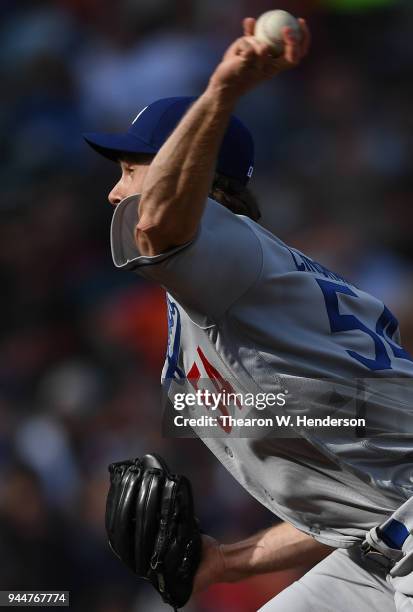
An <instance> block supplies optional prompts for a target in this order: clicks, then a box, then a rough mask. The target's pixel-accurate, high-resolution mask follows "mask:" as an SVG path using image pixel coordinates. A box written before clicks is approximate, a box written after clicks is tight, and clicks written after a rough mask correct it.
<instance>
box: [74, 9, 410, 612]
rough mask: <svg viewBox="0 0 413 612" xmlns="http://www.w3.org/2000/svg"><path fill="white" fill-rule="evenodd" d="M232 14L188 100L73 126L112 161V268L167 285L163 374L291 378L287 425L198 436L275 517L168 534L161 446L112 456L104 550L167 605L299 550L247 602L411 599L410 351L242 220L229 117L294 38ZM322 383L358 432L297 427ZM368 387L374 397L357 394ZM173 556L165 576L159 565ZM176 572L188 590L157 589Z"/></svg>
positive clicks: (293, 55) (322, 270)
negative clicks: (260, 596)
mask: <svg viewBox="0 0 413 612" xmlns="http://www.w3.org/2000/svg"><path fill="white" fill-rule="evenodd" d="M243 26H244V35H243V36H242V37H241V38H239V39H238V40H236V41H235V42H234V43H233V44H232V45H231V46H230V47H229V49H228V50H227V51H226V53H225V55H224V57H223V59H222V61H221V62H220V63H219V65H218V66H217V67H216V69H215V71H214V72H213V74H212V75H211V78H210V81H209V84H208V86H207V88H206V90H205V91H204V92H203V93H202V94H201V95H200V96H199V97H198V98H197V99H189V98H179V97H175V98H168V99H163V100H158V101H156V102H154V103H153V104H150V105H149V106H147V107H146V108H144V109H142V110H141V111H140V112H139V114H138V115H137V116H136V118H135V119H134V120H133V122H132V124H131V126H130V128H129V130H128V131H127V132H126V133H124V134H116V135H114V134H86V135H85V138H86V140H87V142H88V143H89V144H90V145H91V146H92V147H93V148H94V149H95V150H97V151H98V152H99V153H101V154H103V155H105V156H106V157H108V158H110V159H112V160H115V161H117V162H118V163H119V164H120V168H121V172H122V174H121V178H120V180H119V182H118V183H117V184H116V185H115V187H114V188H113V189H112V191H111V193H110V194H109V200H110V202H111V204H112V205H113V206H114V215H113V221H112V227H111V246H112V254H113V260H114V264H115V266H116V267H117V268H119V269H126V270H132V271H133V272H136V273H137V274H140V275H142V276H144V277H145V278H148V279H152V280H154V281H155V282H157V283H159V284H160V285H161V286H162V287H164V288H165V290H166V291H167V304H168V327H169V340H168V349H167V356H166V361H165V367H164V370H163V373H162V382H163V384H164V385H165V386H166V387H167V388H168V389H169V388H172V387H174V385H175V387H176V385H178V387H179V384H180V382H182V381H185V380H190V381H191V384H192V386H193V387H194V385H195V387H196V381H201V380H203V379H207V378H209V379H212V380H213V382H214V385H215V386H216V387H219V388H220V389H221V390H223V389H226V390H228V389H232V390H236V391H237V390H241V391H242V392H244V393H245V392H251V393H253V394H256V393H257V392H258V391H259V392H263V393H267V394H268V393H273V394H275V395H276V396H277V394H280V393H284V391H286V390H288V389H289V386H290V388H291V390H292V391H293V393H292V394H293V395H294V394H295V398H296V400H295V403H294V402H293V406H294V411H293V412H294V418H295V421H293V422H292V429H291V431H293V432H294V435H288V436H287V435H285V436H281V435H280V436H275V435H265V436H262V437H259V436H258V437H248V436H241V435H235V434H236V427H235V426H234V427H232V424H231V422H229V424H228V420H227V421H226V426H225V427H223V430H222V435H220V436H215V437H213V436H210V437H204V436H201V437H203V441H204V442H205V443H206V444H207V445H208V446H209V448H210V449H211V451H212V452H213V453H214V454H215V455H216V457H217V458H218V460H219V461H221V463H222V464H223V465H224V466H225V467H226V468H227V470H228V471H229V472H230V473H231V474H232V475H233V476H234V478H236V479H237V480H238V481H239V482H240V483H241V484H242V485H243V486H244V487H245V489H246V490H247V491H249V492H250V493H251V495H253V496H254V497H255V498H256V499H257V500H258V501H259V502H260V503H262V504H263V505H265V506H266V507H267V508H269V509H270V510H271V511H272V512H273V513H274V514H276V515H277V516H278V517H280V518H281V519H282V520H283V523H281V524H277V525H276V526H274V527H272V528H269V529H267V530H266V531H263V532H260V533H258V534H256V535H254V536H252V537H250V538H249V539H247V540H245V541H242V542H237V543H234V544H231V545H220V544H219V543H218V542H217V541H215V540H214V539H213V538H210V537H208V536H206V535H202V537H201V536H199V535H198V536H197V535H196V533H197V527H196V521H193V520H192V518H191V520H190V521H189V519H187V522H186V525H187V526H188V525H190V529H189V532H190V533H186V532H185V535H184V536H182V537H183V538H184V542H185V545H184V546H180V545H179V544H180V542H182V539H180V538H181V536H180V535H179V534H180V533H182V530H181V531H180V530H179V529H180V528H179V516H186V517H188V516H190V517H192V513H193V509H192V500H191V498H190V491H189V489H188V486H187V483H186V484H185V485H183V484H182V481H178V480H177V479H175V480H174V478H173V477H172V476H171V474H170V472H169V471H168V469H167V467H166V466H165V465H164V464H163V463H162V461H161V460H160V459H157V458H153V457H151V456H149V459H148V456H147V457H146V459H145V460H144V461H137V462H135V463H133V462H129V463H123V464H122V465H121V466H119V465H117V466H115V467H113V468H112V476H113V482H112V485H113V486H114V487H115V489H114V490H112V493H111V497H110V504H109V519H108V525H107V527H108V532H109V533H110V539H111V545H112V547H113V548H114V550H115V552H117V554H118V555H119V556H120V557H121V558H123V560H125V559H126V562H127V563H128V564H129V565H130V566H131V567H133V568H134V569H135V571H137V569H136V568H137V567H138V565H139V572H138V573H140V575H144V574H145V572H149V573H147V574H145V575H146V577H149V578H150V579H151V581H152V582H153V583H154V584H155V586H157V588H158V590H160V592H161V594H163V596H164V599H165V600H166V601H169V602H170V603H172V605H174V606H175V607H178V606H181V605H182V604H183V603H185V601H186V600H187V599H188V598H189V596H190V594H191V592H196V591H199V590H201V589H203V588H206V587H207V586H209V585H211V584H213V583H216V582H234V581H237V580H242V579H244V578H246V577H248V576H252V575H254V574H259V573H264V572H272V571H276V570H283V569H288V568H292V567H295V566H297V565H303V564H304V563H306V564H312V566H313V567H312V569H311V570H310V571H309V572H308V573H307V574H306V575H305V576H304V577H303V578H302V579H301V580H299V581H297V582H295V583H294V584H293V585H291V586H290V587H289V588H287V589H286V590H284V591H283V592H282V593H281V594H280V595H278V596H277V597H275V598H274V599H273V600H272V601H270V602H268V603H267V604H266V605H265V606H264V607H263V608H262V609H263V610H265V611H267V612H276V611H281V610H282V611H287V610H288V611H289V610H294V612H301V611H302V612H304V611H305V612H310V611H313V610H314V611H315V610H317V612H327V611H328V612H330V611H331V610H334V611H335V612H348V611H354V610H363V611H364V610H377V611H380V612H390V611H392V610H393V611H394V610H396V609H397V610H403V611H408V610H413V605H412V601H413V600H412V598H411V596H412V595H413V580H412V573H411V572H412V569H413V567H412V566H413V552H412V551H413V545H412V541H413V538H412V535H411V529H412V527H413V510H412V504H411V502H410V498H411V494H412V491H413V471H412V463H413V460H412V457H413V437H412V423H413V407H412V406H413V404H412V401H411V399H412V396H411V393H409V385H408V383H409V382H410V381H411V379H412V377H413V362H412V358H411V357H410V355H409V354H408V353H407V352H406V351H405V350H404V349H403V347H402V345H401V340H400V336H399V330H398V324H397V320H396V319H395V317H394V315H393V314H392V313H391V312H390V310H389V309H388V308H387V307H386V306H385V305H384V304H383V303H382V302H381V301H379V300H378V299H376V298H375V297H373V296H371V295H369V294H367V293H365V292H364V291H362V289H360V288H358V287H355V286H354V285H353V284H351V282H349V281H348V280H346V279H345V278H343V277H341V276H340V275H339V274H337V273H335V272H333V271H330V270H328V269H327V268H326V267H324V266H323V265H321V264H320V263H318V262H315V261H313V260H312V259H311V258H310V257H308V256H307V255H305V254H304V253H301V252H299V251H298V250H296V249H294V248H292V247H289V246H287V245H286V244H284V243H283V242H282V241H281V240H280V239H279V238H277V237H276V236H274V235H273V234H272V233H270V232H268V231H267V230H265V229H264V228H262V227H261V226H260V225H259V224H258V223H257V220H258V219H259V209H258V207H257V204H256V202H255V200H254V198H253V197H252V195H251V194H250V193H249V191H248V187H247V185H248V182H249V179H250V178H251V175H252V171H253V165H254V161H253V157H254V152H253V142H252V138H251V136H250V134H249V132H248V130H247V129H246V127H245V126H244V125H243V124H242V123H241V122H240V121H239V120H238V119H236V118H235V117H234V116H233V115H232V113H233V111H234V108H235V106H236V103H237V101H238V99H239V98H240V97H241V96H242V95H243V94H244V93H246V92H248V91H250V90H251V89H253V88H254V87H256V86H257V85H259V84H260V83H262V82H263V81H265V80H267V79H270V78H274V77H277V78H278V75H280V74H281V73H282V72H283V71H284V70H287V69H290V68H294V67H295V66H297V65H298V64H299V63H300V62H301V60H302V59H303V58H304V56H305V55H306V54H307V52H308V49H309V44H310V35H309V32H308V29H307V26H306V24H305V22H304V20H300V27H301V36H297V34H296V33H295V32H294V31H293V30H291V29H289V28H285V29H284V33H283V36H284V52H283V55H282V56H280V57H274V56H273V55H272V51H271V47H269V46H267V45H266V44H264V43H262V42H258V41H257V40H256V39H255V38H254V36H253V34H254V27H255V20H254V19H252V18H247V19H245V20H244V24H243ZM323 380H335V381H341V383H340V384H341V385H342V386H343V388H344V387H346V383H347V382H349V383H350V382H354V381H355V380H360V381H364V382H363V385H362V387H363V390H364V391H363V392H364V393H365V395H364V400H363V401H362V402H360V401H359V403H358V405H357V406H358V407H357V411H358V415H359V416H360V415H363V414H364V415H365V417H366V422H367V427H365V428H363V426H361V427H359V428H358V429H357V428H356V431H355V430H354V428H349V427H347V426H345V425H343V426H342V427H338V428H336V429H331V430H330V431H329V432H328V433H325V430H322V431H321V430H320V431H318V430H317V429H316V428H306V427H301V426H300V423H301V421H299V419H298V418H297V414H299V413H300V412H299V411H300V409H301V408H302V410H305V408H306V397H308V398H312V400H311V401H312V403H313V406H314V410H315V412H314V414H316V415H317V416H321V417H323V418H324V417H325V416H326V415H329V414H330V413H331V412H332V406H336V407H337V405H339V404H340V401H339V400H337V399H336V400H335V401H333V399H332V394H331V393H318V392H317V393H316V392H315V391H314V389H315V388H317V389H318V386H317V385H318V384H319V385H321V386H322V381H323ZM194 381H195V383H194ZM317 381H318V382H317ZM366 381H370V382H369V383H367V382H366ZM371 381H372V382H371ZM400 381H404V382H403V384H402V383H401V382H400ZM406 381H407V384H406ZM370 383H371V384H373V386H374V385H376V387H375V392H374V393H369V392H366V389H368V387H369V385H370V386H371V384H370ZM343 394H344V395H345V392H343V390H342V389H341V391H340V393H339V394H338V395H339V396H340V397H343ZM336 395H337V394H336ZM297 398H298V400H297ZM314 398H315V399H314ZM308 401H309V402H310V399H309V400H308ZM350 403H351V402H350ZM287 404H288V402H287ZM344 404H345V405H346V406H347V403H346V402H344ZM235 410H237V408H235ZM287 412H288V411H287ZM286 414H287V413H286ZM300 414H301V413H300ZM223 415H224V409H222V411H221V417H222V416H223ZM323 418H322V419H321V420H323ZM195 429H196V427H195ZM234 432H235V433H234ZM131 483H132V484H131ZM132 486H133V487H134V488H135V489H136V495H138V498H137V499H138V506H139V512H141V513H144V514H143V515H142V514H140V515H139V518H138V519H136V516H135V514H134V513H135V512H136V508H135V506H134V507H133V508H132V507H131V506H130V502H128V500H130V499H132V498H131V496H129V497H128V496H127V495H126V494H124V492H125V491H126V492H128V491H130V490H131V489H130V487H132ZM174 487H175V488H174ZM179 487H181V489H179ZM182 487H184V489H182ZM182 490H184V493H182ZM113 491H115V492H113ZM142 491H144V493H142ZM179 491H181V493H179ZM125 500H126V501H125ZM148 500H150V501H148ZM176 500H180V501H178V502H177V501H176ZM128 503H129V506H128V507H126V506H127V504H128ZM151 504H152V505H151ZM174 504H178V505H179V504H180V506H179V508H178V510H179V511H175V510H174V508H175V509H176V505H174ZM142 516H144V518H142ZM177 517H178V518H177ZM154 521H155V522H156V521H159V522H160V525H161V527H160V529H159V531H158V527H157V525H154V524H153V522H154ZM169 521H173V528H172V527H171V528H169V527H168V524H169V523H168V522H169ZM188 521H189V522H188ZM132 523H133V525H134V526H133V527H131V525H132ZM125 525H126V527H125ZM138 527H139V537H138V536H137V535H136V533H137V531H136V530H138ZM186 531H187V532H188V529H187V530H186ZM148 533H149V535H151V537H152V536H153V537H154V538H155V540H156V545H155V548H153V547H152V544H150V538H149V536H148ZM171 533H173V534H174V535H171ZM154 534H155V535H154ZM177 534H178V535H177ZM197 537H199V540H198V539H197ZM148 538H149V539H148ZM201 539H202V551H201V548H200V545H199V542H201ZM132 540H133V541H134V549H133V550H132V549H131V548H130V546H131V544H130V543H131V542H132ZM148 542H149V543H148ZM177 542H178V544H177ZM171 543H173V546H172V544H171ZM197 543H198V544H197ZM174 546H175V548H173V547H174ZM171 547H172V548H171ZM172 549H173V550H172ZM147 550H148V551H149V552H146V551H147ZM177 550H178V551H179V554H178V553H176V554H175V552H176V551H177ZM165 551H167V553H166V552H165ZM174 551H175V552H174ZM182 551H186V552H182ZM168 555H169V557H168ZM172 558H173V563H174V564H175V567H176V568H178V569H177V570H176V576H175V579H174V580H175V582H174V580H171V579H170V574H169V575H168V571H167V566H168V563H169V562H168V559H172ZM148 559H149V560H148ZM162 559H163V561H162ZM138 560H139V563H138ZM162 564H163V565H162ZM162 567H163V570H162ZM142 568H144V569H142ZM160 568H161V569H160ZM169 568H170V564H169ZM181 570H182V571H181ZM178 574H179V576H178ZM185 576H186V577H187V578H182V577H185ZM178 579H179V580H181V579H182V580H184V579H187V580H189V584H190V587H189V589H187V590H185V592H184V594H183V595H182V593H183V591H182V592H181V593H180V594H173V595H172V594H171V593H172V590H173V588H174V586H173V583H174V584H175V585H176V584H178V582H177V581H178Z"/></svg>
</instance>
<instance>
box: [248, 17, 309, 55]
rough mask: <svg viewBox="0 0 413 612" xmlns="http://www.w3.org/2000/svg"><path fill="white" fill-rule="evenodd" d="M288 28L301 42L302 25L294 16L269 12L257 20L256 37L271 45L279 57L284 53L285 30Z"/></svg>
mask: <svg viewBox="0 0 413 612" xmlns="http://www.w3.org/2000/svg"><path fill="white" fill-rule="evenodd" d="M286 27H287V28H292V30H293V31H294V32H295V33H296V35H297V38H298V39H299V40H300V38H301V29H300V24H299V22H298V20H297V19H296V18H295V17H293V15H290V13H287V11H280V10H277V11H267V12H266V13H263V14H262V15H261V16H260V17H259V18H258V19H257V22H256V24H255V31H254V36H255V38H256V39H257V40H259V41H260V42H263V43H266V44H267V45H270V46H271V47H272V48H273V50H274V54H275V55H277V56H278V55H281V54H282V53H283V51H284V41H283V29H284V28H286Z"/></svg>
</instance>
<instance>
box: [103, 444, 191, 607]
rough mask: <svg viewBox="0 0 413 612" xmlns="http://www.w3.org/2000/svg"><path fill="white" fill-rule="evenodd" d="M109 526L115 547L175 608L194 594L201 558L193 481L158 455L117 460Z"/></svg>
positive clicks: (108, 510)
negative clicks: (174, 469)
mask: <svg viewBox="0 0 413 612" xmlns="http://www.w3.org/2000/svg"><path fill="white" fill-rule="evenodd" d="M109 473H110V488H109V493H108V498H107V502H106V519H105V523H106V531H107V534H108V537H109V544H110V547H111V548H112V550H113V552H114V553H115V554H116V556H117V557H119V559H121V561H123V562H124V563H125V564H126V565H127V566H128V567H129V568H130V569H131V570H132V571H133V572H134V573H135V574H137V575H138V576H140V577H141V578H145V579H146V580H149V581H150V582H151V583H152V584H153V586H154V587H155V589H156V590H157V591H158V592H159V593H160V595H161V596H162V599H163V600H164V601H165V602H166V603H168V604H170V605H171V606H172V607H173V608H174V609H175V610H176V609H177V608H181V607H182V606H184V605H185V604H186V603H187V601H188V600H189V598H190V596H191V593H192V588H193V582H194V576H195V573H196V570H197V568H198V566H199V563H200V559H201V549H202V544H201V534H200V530H199V524H198V520H197V519H196V517H195V515H194V503H193V497H192V487H191V483H190V482H189V480H188V479H187V478H186V477H185V476H178V475H177V474H172V473H171V472H170V471H169V469H168V467H167V465H166V463H165V461H164V460H163V459H162V458H161V457H159V456H157V455H145V456H144V457H143V458H142V459H139V458H138V459H134V460H127V461H120V462H117V463H112V464H111V465H110V466H109Z"/></svg>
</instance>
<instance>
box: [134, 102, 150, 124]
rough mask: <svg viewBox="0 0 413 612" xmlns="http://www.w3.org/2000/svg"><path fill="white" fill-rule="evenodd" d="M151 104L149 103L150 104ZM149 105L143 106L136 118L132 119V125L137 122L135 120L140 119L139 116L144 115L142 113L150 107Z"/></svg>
mask: <svg viewBox="0 0 413 612" xmlns="http://www.w3.org/2000/svg"><path fill="white" fill-rule="evenodd" d="M148 106H149V104H148ZM148 106H145V108H143V109H142V110H141V111H139V113H138V114H137V115H136V117H135V119H134V120H133V121H132V125H133V124H134V123H135V121H137V120H138V119H139V117H140V116H141V115H142V113H143V112H144V111H146V109H147V108H148Z"/></svg>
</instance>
